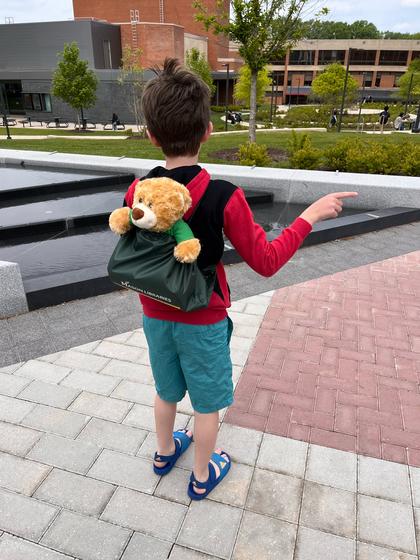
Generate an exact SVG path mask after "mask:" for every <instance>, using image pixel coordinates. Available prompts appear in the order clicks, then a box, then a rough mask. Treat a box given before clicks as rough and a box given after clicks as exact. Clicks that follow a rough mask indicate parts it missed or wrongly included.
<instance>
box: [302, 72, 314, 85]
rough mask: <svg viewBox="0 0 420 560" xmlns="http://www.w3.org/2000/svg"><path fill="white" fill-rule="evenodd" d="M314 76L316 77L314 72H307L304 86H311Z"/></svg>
mask: <svg viewBox="0 0 420 560" xmlns="http://www.w3.org/2000/svg"><path fill="white" fill-rule="evenodd" d="M313 78H314V75H313V73H312V72H305V77H304V82H303V85H304V86H311V85H312V80H313Z"/></svg>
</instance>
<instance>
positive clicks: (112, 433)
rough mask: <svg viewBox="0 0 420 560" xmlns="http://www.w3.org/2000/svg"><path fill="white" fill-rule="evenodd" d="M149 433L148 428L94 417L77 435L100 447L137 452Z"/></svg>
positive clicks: (78, 437)
mask: <svg viewBox="0 0 420 560" xmlns="http://www.w3.org/2000/svg"><path fill="white" fill-rule="evenodd" d="M148 433H149V432H147V431H146V430H140V429H138V428H132V427H131V426H124V425H122V424H116V423H115V422H109V421H108V420H101V419H99V418H92V419H91V421H90V422H89V423H88V424H87V425H86V427H85V428H84V429H83V430H82V431H81V432H80V434H79V435H78V436H77V439H78V440H89V441H93V442H94V443H96V445H98V446H99V447H104V448H106V449H113V450H114V451H122V452H123V453H135V452H136V451H137V450H138V449H139V447H140V445H141V444H142V443H143V441H144V440H145V438H146V436H147V434H148Z"/></svg>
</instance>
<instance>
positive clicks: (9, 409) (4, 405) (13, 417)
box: [0, 395, 35, 424]
mask: <svg viewBox="0 0 420 560" xmlns="http://www.w3.org/2000/svg"><path fill="white" fill-rule="evenodd" d="M34 407H35V405H34V404H33V403H28V402H25V401H20V400H18V399H14V398H12V397H4V396H3V395H0V421H1V420H3V421H5V422H11V423H15V424H18V423H19V422H21V420H22V419H23V418H25V416H26V415H27V414H28V413H29V412H30V411H31V410H32V409H33V408H34Z"/></svg>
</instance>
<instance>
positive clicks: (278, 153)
mask: <svg viewBox="0 0 420 560" xmlns="http://www.w3.org/2000/svg"><path fill="white" fill-rule="evenodd" d="M237 152H238V148H227V149H226V150H217V151H216V152H211V153H210V154H209V156H210V157H212V158H217V159H223V160H225V161H238V156H237ZM267 152H268V155H269V156H270V158H271V159H272V160H273V161H287V160H288V159H289V154H288V153H287V151H286V150H284V149H281V148H268V150H267Z"/></svg>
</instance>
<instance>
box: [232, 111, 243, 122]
mask: <svg viewBox="0 0 420 560" xmlns="http://www.w3.org/2000/svg"><path fill="white" fill-rule="evenodd" d="M233 116H234V117H235V122H236V123H241V122H242V114H241V113H233Z"/></svg>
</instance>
